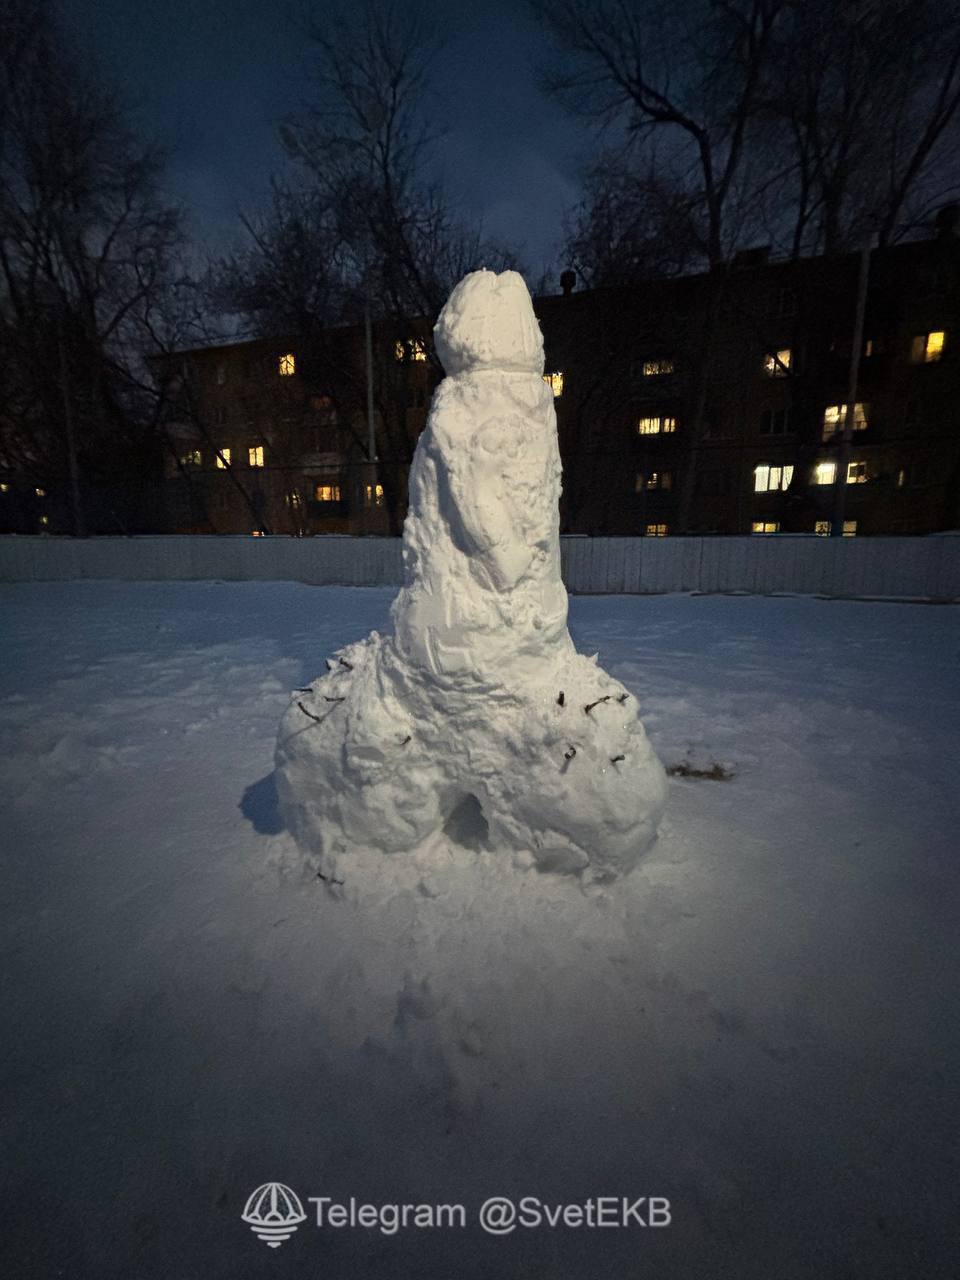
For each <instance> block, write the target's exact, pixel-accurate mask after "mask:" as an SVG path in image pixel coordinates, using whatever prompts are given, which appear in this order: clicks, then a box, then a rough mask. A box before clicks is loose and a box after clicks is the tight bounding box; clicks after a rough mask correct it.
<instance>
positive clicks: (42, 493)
mask: <svg viewBox="0 0 960 1280" xmlns="http://www.w3.org/2000/svg"><path fill="white" fill-rule="evenodd" d="M34 493H35V494H36V495H37V497H38V498H45V497H46V496H47V491H46V489H34Z"/></svg>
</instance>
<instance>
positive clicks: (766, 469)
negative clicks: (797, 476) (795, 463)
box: [753, 463, 793, 493]
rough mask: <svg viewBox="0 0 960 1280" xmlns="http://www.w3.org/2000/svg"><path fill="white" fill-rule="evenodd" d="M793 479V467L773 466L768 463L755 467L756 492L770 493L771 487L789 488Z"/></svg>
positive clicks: (754, 486) (754, 483)
mask: <svg viewBox="0 0 960 1280" xmlns="http://www.w3.org/2000/svg"><path fill="white" fill-rule="evenodd" d="M792 479H793V467H792V466H787V467H771V466H768V465H767V464H766V463H764V464H762V465H761V466H759V467H754V469H753V488H754V492H755V493H769V492H770V490H771V489H789V488H790V481H791V480H792Z"/></svg>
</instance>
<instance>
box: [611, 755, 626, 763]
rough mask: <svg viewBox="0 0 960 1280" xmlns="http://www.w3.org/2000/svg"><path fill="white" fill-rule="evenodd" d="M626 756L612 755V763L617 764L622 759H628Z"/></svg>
mask: <svg viewBox="0 0 960 1280" xmlns="http://www.w3.org/2000/svg"><path fill="white" fill-rule="evenodd" d="M626 758H627V757H626V756H611V757H610V763H611V764H617V763H618V762H619V761H620V760H626Z"/></svg>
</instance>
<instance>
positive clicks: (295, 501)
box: [286, 490, 303, 511]
mask: <svg viewBox="0 0 960 1280" xmlns="http://www.w3.org/2000/svg"><path fill="white" fill-rule="evenodd" d="M286 503H287V506H288V507H292V508H293V509H294V510H295V511H297V510H299V508H300V507H301V506H302V505H303V499H302V498H301V496H300V494H299V493H298V492H297V491H296V490H294V491H293V492H292V493H288V494H287V497H286Z"/></svg>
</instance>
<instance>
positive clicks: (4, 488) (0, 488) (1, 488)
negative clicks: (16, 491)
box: [0, 484, 10, 493]
mask: <svg viewBox="0 0 960 1280" xmlns="http://www.w3.org/2000/svg"><path fill="white" fill-rule="evenodd" d="M9 491H10V486H9V485H8V484H0V493H9Z"/></svg>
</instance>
